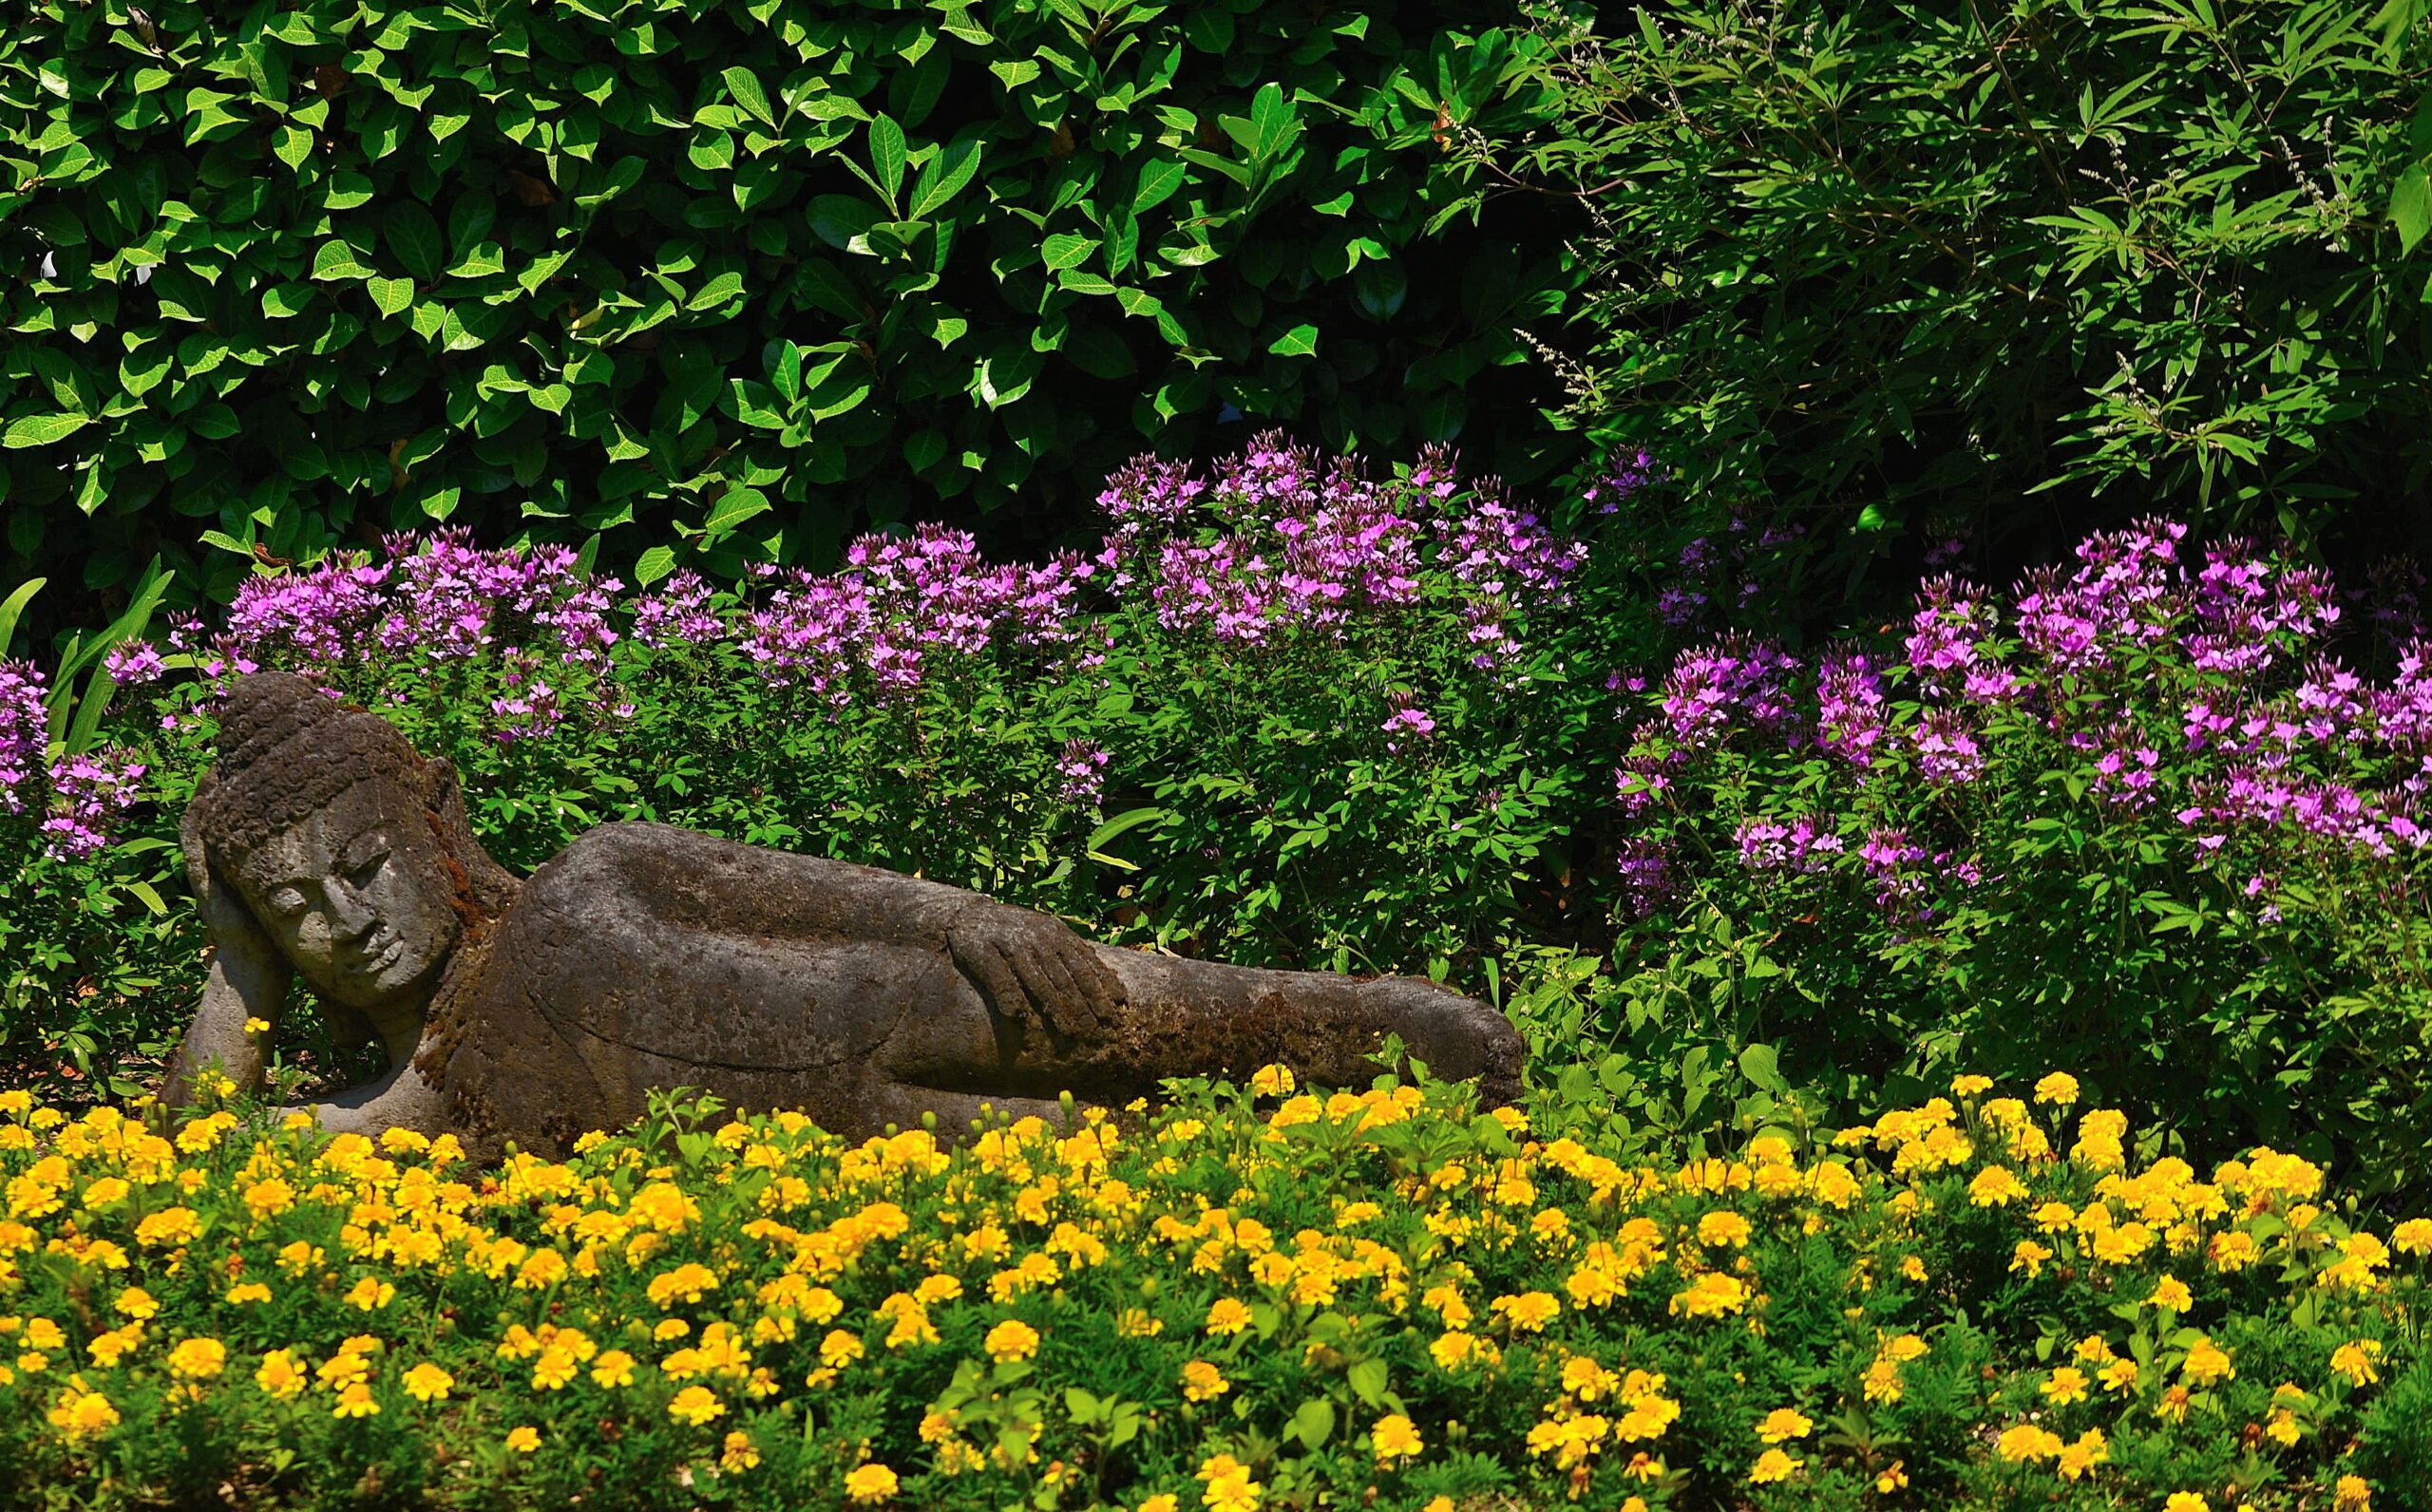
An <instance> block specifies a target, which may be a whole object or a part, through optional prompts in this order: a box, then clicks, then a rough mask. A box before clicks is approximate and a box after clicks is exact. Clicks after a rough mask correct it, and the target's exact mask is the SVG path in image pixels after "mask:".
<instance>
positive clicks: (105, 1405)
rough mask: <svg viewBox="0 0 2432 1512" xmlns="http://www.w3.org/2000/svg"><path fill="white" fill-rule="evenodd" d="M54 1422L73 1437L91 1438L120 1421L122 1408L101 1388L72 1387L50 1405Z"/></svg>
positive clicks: (51, 1422) (52, 1424)
mask: <svg viewBox="0 0 2432 1512" xmlns="http://www.w3.org/2000/svg"><path fill="white" fill-rule="evenodd" d="M49 1417H50V1426H51V1427H55V1428H57V1429H58V1430H59V1431H60V1432H62V1433H64V1434H66V1436H67V1437H69V1438H71V1439H82V1438H89V1437H91V1436H92V1435H93V1434H96V1433H100V1432H103V1431H104V1430H106V1429H108V1428H111V1427H116V1426H117V1425H118V1420H119V1419H118V1408H115V1407H112V1406H111V1405H110V1399H109V1398H108V1397H106V1396H104V1395H103V1394H102V1393H101V1392H99V1391H77V1390H71V1391H69V1392H68V1393H67V1394H66V1396H63V1397H61V1398H60V1399H59V1402H58V1404H57V1405H56V1406H54V1407H53V1408H51V1409H50V1413H49Z"/></svg>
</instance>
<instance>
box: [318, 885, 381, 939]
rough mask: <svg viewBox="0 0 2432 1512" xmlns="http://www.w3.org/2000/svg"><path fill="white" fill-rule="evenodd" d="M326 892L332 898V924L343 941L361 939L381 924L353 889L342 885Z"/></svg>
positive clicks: (375, 914) (330, 888)
mask: <svg viewBox="0 0 2432 1512" xmlns="http://www.w3.org/2000/svg"><path fill="white" fill-rule="evenodd" d="M326 891H327V892H328V894H329V898H330V923H331V925H332V927H333V928H334V929H335V930H336V931H337V934H338V936H339V937H340V938H341V939H347V940H356V939H361V938H362V937H363V936H365V935H366V934H368V933H370V932H371V929H372V928H373V927H374V926H375V925H377V924H378V923H379V922H380V916H379V915H378V914H377V913H376V912H374V911H373V910H372V908H371V905H370V904H368V903H366V902H365V901H364V900H363V898H362V897H361V896H360V895H358V894H357V893H355V892H354V891H353V890H352V888H349V887H347V886H345V885H344V884H343V883H340V884H336V885H333V886H331V887H329V888H328V889H326Z"/></svg>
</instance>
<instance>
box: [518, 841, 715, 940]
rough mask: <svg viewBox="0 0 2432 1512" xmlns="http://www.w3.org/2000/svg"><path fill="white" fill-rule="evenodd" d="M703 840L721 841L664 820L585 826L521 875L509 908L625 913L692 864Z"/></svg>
mask: <svg viewBox="0 0 2432 1512" xmlns="http://www.w3.org/2000/svg"><path fill="white" fill-rule="evenodd" d="M703 841H706V842H708V843H709V844H711V845H720V844H725V843H727V842H726V841H719V840H718V839H717V838H716V837H714V836H711V835H700V834H695V833H694V832H693V831H691V830H683V829H677V828H675V827H674V826H673V825H669V824H652V823H645V822H621V821H620V822H615V823H608V824H602V825H600V826H599V827H598V828H597V829H591V830H586V831H584V832H583V833H582V834H580V835H578V836H576V837H575V838H574V840H573V841H570V842H569V843H568V844H567V845H566V847H565V849H563V850H561V851H560V852H558V853H557V854H556V855H555V856H552V857H550V858H549V859H548V860H545V861H543V862H542V863H541V865H540V866H539V867H538V868H537V869H535V870H534V871H533V873H532V875H531V876H530V877H529V878H527V879H524V883H523V887H522V889H521V890H520V891H519V893H518V896H517V898H516V900H515V906H514V908H513V910H512V913H513V914H515V915H518V916H522V917H527V918H528V917H536V916H538V917H555V918H564V917H594V918H597V917H613V916H618V915H622V914H626V913H629V912H631V911H632V910H634V909H635V908H636V907H637V906H640V905H641V904H642V903H643V902H644V900H645V899H647V898H650V897H652V896H653V895H654V894H655V893H656V892H657V891H658V890H659V889H660V888H661V886H662V885H663V883H664V881H665V879H667V878H668V877H669V876H670V875H671V874H675V873H680V872H681V871H682V870H683V869H684V868H685V867H687V866H688V865H690V864H697V861H698V859H699V856H700V854H701V847H700V842H703Z"/></svg>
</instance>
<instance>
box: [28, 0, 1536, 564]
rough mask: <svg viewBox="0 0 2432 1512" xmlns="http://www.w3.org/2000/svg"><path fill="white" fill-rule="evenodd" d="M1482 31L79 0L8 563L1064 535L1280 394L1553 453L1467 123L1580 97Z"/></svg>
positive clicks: (649, 556)
mask: <svg viewBox="0 0 2432 1512" xmlns="http://www.w3.org/2000/svg"><path fill="white" fill-rule="evenodd" d="M1479 9H1480V11H1481V14H1482V15H1485V16H1486V17H1487V18H1488V19H1492V15H1493V14H1494V8H1491V7H1482V8H1479ZM1458 22H1459V16H1458V15H1457V13H1448V12H1446V11H1445V10H1443V9H1442V8H1433V7H1431V8H1425V9H1416V8H1415V9H1414V13H1412V14H1409V15H1404V14H1403V13H1402V12H1400V11H1398V10H1397V9H1395V8H1392V7H1385V8H1373V7H1368V8H1359V9H1342V10H1337V11H1333V12H1331V13H1327V14H1324V15H1322V16H1321V17H1319V18H1317V19H1316V20H1315V21H1314V22H1313V20H1312V15H1311V12H1309V11H1308V10H1307V9H1305V8H1304V7H1302V6H1298V5H1283V4H1261V3H1259V0H1228V3H1222V4H1209V5H1192V6H1188V7H1158V6H1143V5H1131V4H1123V3H1116V4H1109V5H1103V6H1100V5H1093V4H1086V3H1082V0H1056V3H1053V4H1040V3H1032V0H1018V3H1017V0H977V3H972V0H936V3H934V4H931V5H929V6H927V7H926V8H923V9H902V8H898V7H895V6H891V5H890V6H882V5H876V4H855V3H849V0H830V3H811V0H713V3H699V0H690V3H678V0H596V3H584V4H553V5H545V6H539V5H529V4H523V3H509V4H505V5H501V6H497V7H478V8H470V9H466V8H456V9H427V8H423V9H417V8H409V7H402V6H390V5H386V4H374V5H370V6H364V5H358V4H356V3H355V0H343V3H341V0H308V3H305V4H300V5H295V6H276V7H273V6H254V7H250V8H228V7H212V6H206V5H202V4H199V3H196V0H177V3H171V4H165V5H160V6H155V7H149V8H145V9H136V8H133V7H128V6H123V5H118V4H112V5H102V6H96V5H88V4H84V3H81V0H38V3H34V4H31V5H30V6H28V7H24V8H20V10H19V13H18V14H16V15H14V16H12V17H11V19H10V23H9V25H8V26H7V28H5V30H0V262H5V263H6V265H8V266H9V267H10V268H11V269H12V270H15V271H16V273H17V274H18V275H19V276H18V277H17V279H16V280H15V281H14V282H13V283H11V284H10V286H9V287H8V288H7V289H6V291H5V292H0V329H5V330H6V331H8V332H9V335H8V338H7V341H6V348H5V352H0V501H5V503H6V514H7V526H6V535H5V540H6V548H5V551H6V554H5V555H0V561H6V562H9V563H11V564H12V566H13V569H14V570H12V571H11V572H10V576H12V577H14V576H21V575H30V574H33V573H43V574H47V575H48V576H52V577H53V578H54V579H59V578H65V579H66V583H67V586H68V587H70V588H77V587H80V586H81V587H82V588H99V589H110V590H119V589H123V588H125V587H127V586H128V585H130V584H131V582H132V580H133V579H134V577H135V576H136V574H137V569H138V568H139V566H140V565H141V563H142V562H143V561H144V560H145V559H147V558H149V557H151V556H152V555H153V554H155V553H156V552H157V553H161V554H165V556H166V557H167V558H168V560H169V563H170V565H171V566H173V567H176V568H179V569H180V570H181V571H184V572H186V578H185V582H186V588H187V591H188V592H190V593H199V594H202V595H206V596H216V597H219V598H223V599H224V598H225V597H226V596H227V595H229V593H230V592H232V591H233V588H234V586H235V584H236V583H237V581H239V580H241V578H242V576H243V575H244V573H245V571H246V570H247V567H248V565H249V558H254V557H256V556H257V555H258V556H261V557H264V558H299V559H310V558H313V557H314V556H316V555H318V554H319V553H320V552H321V551H322V550H324V549H326V548H328V547H329V546H330V545H332V544H333V543H334V542H337V541H340V540H347V539H352V540H353V541H356V542H370V541H372V540H374V539H377V536H378V534H379V533H381V532H383V531H386V530H389V529H392V528H409V527H421V526H428V525H429V524H431V523H433V522H434V521H453V522H458V523H467V524H472V525H475V526H478V527H479V528H480V529H481V531H482V534H483V536H484V537H485V539H491V540H503V539H510V538H515V539H521V538H522V537H523V536H525V535H529V536H531V537H534V538H542V539H573V540H580V539H584V538H586V537H590V536H593V535H595V534H604V536H605V541H604V544H603V545H602V546H601V547H600V548H599V552H600V558H601V560H602V561H603V562H604V563H606V564H610V565H625V564H636V563H637V564H638V565H639V572H640V576H642V577H643V578H644V579H645V580H649V579H653V578H656V577H658V576H665V575H666V574H667V573H668V572H669V571H670V570H672V568H673V567H674V566H675V565H676V564H677V563H678V562H679V561H684V560H697V561H700V562H703V563H706V564H708V565H710V566H711V567H712V568H713V569H715V570H722V571H726V572H731V570H732V569H733V568H734V567H735V566H736V565H737V564H739V563H740V562H741V561H742V560H745V559H748V558H763V557H772V558H777V559H781V560H808V561H818V560H822V559H824V558H825V557H826V555H827V554H828V553H829V552H831V551H832V550H833V548H834V546H835V544H836V542H837V541H838V540H839V539H842V538H843V537H844V536H845V535H847V534H850V533H851V532H853V531H855V530H857V529H859V528H862V527H864V526H865V525H867V524H869V523H871V522H885V521H890V520H903V519H907V518H917V517H928V516H932V515H935V514H936V513H938V511H939V507H940V502H939V501H941V500H947V501H959V502H958V503H956V504H955V505H954V506H952V507H956V508H960V509H962V510H964V511H965V512H966V513H968V512H971V511H979V510H989V509H995V508H997V507H999V506H1000V505H1002V504H1003V503H1004V502H1005V501H1007V500H1009V499H1011V498H1013V497H1014V495H1015V493H1016V490H1021V491H1022V495H1023V498H1024V500H1025V507H1027V508H1029V509H1031V510H1033V511H1036V512H1038V514H1039V518H1037V519H1035V520H1031V521H1029V522H1028V525H1027V528H1028V529H1029V531H1030V533H1031V534H1032V535H1034V536H1053V535H1054V534H1055V533H1056V532H1058V531H1059V530H1062V529H1064V528H1067V527H1068V526H1070V525H1071V524H1073V522H1074V517H1075V515H1076V513H1077V512H1078V511H1080V510H1082V509H1085V508H1086V501H1087V490H1088V488H1089V487H1090V486H1093V484H1094V482H1095V479H1096V478H1097V477H1098V476H1100V475H1101V474H1103V472H1105V471H1106V470H1108V469H1109V468H1111V467H1112V465H1113V463H1116V462H1118V461H1120V460H1121V459H1122V458H1123V457H1124V456H1126V455H1129V454H1130V453H1131V452H1132V451H1134V450H1136V449H1138V447H1139V445H1140V438H1141V437H1144V436H1146V437H1154V438H1156V439H1157V441H1158V442H1159V444H1162V445H1164V446H1166V447H1168V448H1169V449H1187V448H1188V447H1190V446H1193V445H1196V444H1202V443H1203V442H1204V441H1205V440H1206V438H1207V434H1208V427H1209V426H1210V425H1213V424H1214V423H1216V422H1217V421H1218V420H1219V418H1220V417H1221V416H1223V415H1226V414H1229V413H1236V412H1238V413H1243V414H1247V415H1250V416H1261V415H1302V416H1304V417H1305V422H1306V424H1307V425H1309V426H1310V427H1311V428H1312V429H1313V430H1322V431H1323V432H1324V433H1325V434H1326V435H1328V436H1329V437H1330V438H1331V439H1334V440H1336V441H1338V442H1340V443H1341V444H1354V443H1357V444H1407V443H1409V442H1412V441H1414V440H1426V439H1444V438H1450V437H1453V436H1455V435H1459V436H1462V437H1464V438H1465V440H1467V441H1468V442H1469V443H1470V444H1472V446H1473V455H1476V454H1480V453H1486V452H1492V460H1493V461H1494V462H1495V463H1497V464H1498V465H1500V466H1501V467H1502V468H1503V470H1504V471H1506V472H1507V473H1509V474H1511V475H1514V476H1517V475H1519V474H1520V473H1521V472H1523V471H1525V470H1527V469H1528V468H1529V467H1530V466H1532V465H1534V464H1533V463H1531V462H1530V457H1529V455H1528V452H1527V447H1526V446H1525V445H1523V444H1522V438H1520V437H1519V436H1518V434H1517V432H1516V430H1515V429H1514V427H1513V425H1512V420H1513V418H1514V417H1515V416H1525V415H1527V414H1528V413H1529V409H1528V403H1527V401H1528V397H1529V396H1528V394H1527V393H1526V391H1525V388H1524V387H1522V386H1515V385H1506V386H1504V387H1501V388H1499V389H1497V388H1493V387H1482V386H1480V385H1478V384H1477V382H1476V380H1477V379H1478V378H1479V377H1480V376H1481V375H1482V374H1484V373H1486V372H1488V371H1489V370H1491V369H1495V368H1497V367H1498V366H1499V365H1502V364H1505V363H1509V362H1511V361H1514V360H1516V358H1517V355H1518V354H1517V350H1516V348H1515V347H1514V345H1513V339H1512V337H1511V327H1512V326H1513V325H1514V324H1515V323H1517V322H1520V321H1524V320H1530V319H1535V318H1538V317H1541V316H1543V315H1546V314H1548V313H1549V312H1551V311H1552V309H1553V308H1554V306H1555V305H1556V304H1557V303H1558V296H1557V295H1556V294H1555V293H1553V292H1552V291H1553V284H1552V282H1550V280H1552V279H1554V278H1555V277H1556V276H1557V274H1556V273H1555V272H1554V270H1553V266H1552V265H1553V263H1554V262H1555V261H1556V260H1557V255H1556V254H1555V253H1554V252H1552V251H1551V250H1550V243H1549V239H1548V244H1549V250H1548V251H1547V252H1546V253H1545V254H1544V255H1539V256H1536V257H1533V258H1526V257H1514V256H1513V255H1512V253H1511V236H1509V235H1506V236H1498V237H1484V238H1482V237H1481V236H1478V235H1477V234H1475V233H1474V232H1472V231H1470V230H1469V229H1468V228H1467V227H1465V226H1463V225H1461V224H1456V223H1455V222H1457V221H1460V220H1461V219H1463V218H1464V217H1468V218H1474V215H1475V212H1476V210H1477V198H1476V196H1475V195H1474V194H1473V192H1471V191H1470V190H1468V189H1466V188H1464V187H1463V186H1462V185H1460V184H1458V183H1456V182H1454V180H1453V178H1452V177H1451V176H1449V175H1448V173H1447V172H1446V168H1445V164H1446V163H1447V161H1448V160H1447V158H1446V155H1445V151H1444V148H1443V147H1442V146H1441V145H1439V142H1442V141H1444V140H1445V139H1444V136H1443V133H1444V132H1446V131H1451V130H1458V129H1467V128H1470V127H1472V126H1475V125H1492V126H1494V127H1495V128H1496V129H1497V130H1499V131H1520V130H1525V129H1527V126H1528V125H1529V124H1530V123H1535V122H1538V121H1541V120H1542V119H1544V112H1545V110H1546V109H1547V108H1548V107H1549V104H1550V97H1549V96H1548V95H1547V94H1546V93H1545V92H1544V91H1543V90H1541V89H1536V88H1532V87H1531V88H1519V87H1513V86H1511V83H1510V73H1511V66H1512V65H1513V63H1514V60H1515V59H1516V58H1517V57H1518V56H1520V55H1521V54H1522V53H1525V52H1526V51H1527V49H1528V48H1530V47H1533V46H1534V44H1533V43H1532V42H1530V40H1528V39H1526V38H1519V39H1515V38H1513V37H1511V36H1509V35H1506V34H1504V33H1501V32H1495V31H1492V30H1490V31H1484V32H1480V33H1476V34H1474V35H1473V34H1469V33H1464V32H1459V31H1454V30H1451V29H1442V28H1449V27H1451V26H1454V25H1457V24H1458ZM1492 393H1500V394H1501V395H1502V396H1503V397H1502V398H1500V399H1499V400H1495V401H1493V402H1492V403H1490V402H1488V400H1487V397H1486V396H1488V395H1490V394H1492ZM1498 406H1500V407H1498ZM1511 406H1518V407H1516V408H1514V407H1511ZM1480 460H1485V459H1484V457H1483V456H1481V457H1480ZM198 535H199V538H200V539H201V540H202V541H203V542H204V543H205V544H206V545H207V546H208V547H210V548H212V550H210V551H208V552H206V553H205V554H204V555H203V558H201V559H200V560H199V561H197V560H195V559H194V558H193V556H192V554H193V552H194V551H195V549H196V548H195V547H194V544H193V543H194V541H195V539H197V537H198ZM58 607H61V608H64V607H66V606H65V604H64V603H62V604H61V605H59V606H58Z"/></svg>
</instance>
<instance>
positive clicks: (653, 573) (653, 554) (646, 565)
mask: <svg viewBox="0 0 2432 1512" xmlns="http://www.w3.org/2000/svg"><path fill="white" fill-rule="evenodd" d="M673 572H675V549H674V548H672V547H668V546H653V547H651V548H650V549H649V550H648V551H645V552H643V553H642V554H641V558H640V559H639V560H637V561H636V562H635V563H634V581H635V582H637V583H638V584H640V585H641V586H642V587H644V588H648V587H649V586H650V585H651V584H653V583H655V582H657V581H658V580H659V579H660V578H662V577H665V576H668V575H669V574H671V573H673Z"/></svg>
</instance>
